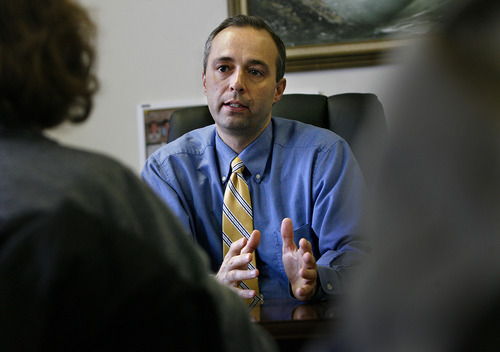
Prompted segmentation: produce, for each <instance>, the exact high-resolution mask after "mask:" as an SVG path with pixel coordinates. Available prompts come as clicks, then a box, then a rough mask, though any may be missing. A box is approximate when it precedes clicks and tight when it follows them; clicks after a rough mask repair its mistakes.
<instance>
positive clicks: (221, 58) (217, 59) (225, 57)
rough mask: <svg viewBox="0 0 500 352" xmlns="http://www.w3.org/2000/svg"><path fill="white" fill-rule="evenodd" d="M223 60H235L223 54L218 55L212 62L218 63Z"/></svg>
mask: <svg viewBox="0 0 500 352" xmlns="http://www.w3.org/2000/svg"><path fill="white" fill-rule="evenodd" d="M221 61H234V60H233V59H232V58H231V57H229V56H221V57H216V58H214V59H213V60H212V63H214V64H216V63H218V62H221Z"/></svg>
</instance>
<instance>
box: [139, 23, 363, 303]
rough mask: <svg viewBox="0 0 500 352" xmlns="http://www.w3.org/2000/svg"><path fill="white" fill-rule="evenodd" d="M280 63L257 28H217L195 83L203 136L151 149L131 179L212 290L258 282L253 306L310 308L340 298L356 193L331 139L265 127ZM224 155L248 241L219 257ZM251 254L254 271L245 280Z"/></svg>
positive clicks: (272, 121) (340, 147)
mask: <svg viewBox="0 0 500 352" xmlns="http://www.w3.org/2000/svg"><path fill="white" fill-rule="evenodd" d="M285 64H286V50H285V45H284V44H283V42H282V41H281V39H280V38H279V37H278V36H277V35H276V34H275V33H274V32H273V31H272V30H271V29H270V28H269V26H268V25H267V24H266V23H265V22H264V21H262V20H261V19H259V18H255V17H249V16H243V15H238V16H234V17H231V18H228V19H226V20H225V21H224V22H222V23H221V25H220V26H219V27H218V28H216V29H215V30H214V31H213V32H212V34H211V35H210V37H209V38H208V40H207V44H206V47H205V57H204V70H203V76H202V78H203V88H204V92H205V95H206V96H207V101H208V106H209V109H210V112H211V114H212V117H213V118H214V120H215V125H211V126H208V127H205V128H201V129H198V130H195V131H192V132H189V133H187V134H185V135H184V136H182V137H181V138H178V139H177V140H175V141H173V142H172V143H169V144H167V145H166V146H164V147H163V148H161V149H160V150H158V151H157V152H156V153H154V154H153V155H152V156H151V157H150V158H149V159H148V161H147V163H146V165H145V168H144V170H143V173H142V177H143V179H144V180H145V181H146V182H147V183H148V184H149V185H150V186H151V188H152V189H153V190H154V191H155V192H156V193H157V194H158V195H159V196H160V197H161V198H162V199H163V200H164V201H165V202H166V203H167V204H168V205H169V206H170V207H171V208H172V210H173V211H174V213H175V214H176V215H177V217H178V218H179V220H180V221H181V223H182V224H183V225H184V226H185V227H186V229H187V230H188V231H189V232H190V233H191V235H192V236H193V238H194V239H195V240H196V242H198V243H199V244H200V245H201V246H202V247H203V248H204V249H205V250H206V251H207V253H208V255H209V256H210V260H211V267H212V269H213V270H214V272H217V274H216V277H217V279H218V280H219V281H220V282H222V283H225V284H227V285H229V286H232V287H235V288H236V287H238V285H239V283H240V282H241V281H242V280H248V279H251V278H255V277H258V279H259V289H260V293H261V294H263V296H264V298H265V299H282V298H288V297H290V295H291V296H292V297H295V298H296V299H298V300H300V301H310V300H313V299H318V298H323V297H328V296H330V295H333V294H335V293H339V292H342V279H343V276H345V274H346V272H347V271H348V269H349V267H350V266H351V264H353V263H354V262H355V261H356V260H357V259H358V257H359V256H360V255H361V254H362V246H363V243H362V242H361V241H359V239H358V235H359V227H360V218H361V196H362V188H363V184H364V182H363V178H362V175H361V171H360V169H359V167H358V164H357V162H356V160H355V158H354V157H353V155H352V153H351V150H350V149H349V147H348V145H347V143H346V142H345V141H344V140H343V139H341V138H340V137H339V136H337V135H336V134H334V133H333V132H331V131H328V130H326V129H320V128H316V127H313V126H310V125H306V124H302V123H299V122H296V121H292V120H287V119H283V118H279V117H271V108H272V105H273V104H274V103H275V102H277V101H278V100H280V98H281V97H282V95H283V92H284V90H285V86H286V80H285V78H283V76H284V72H285ZM236 156H239V157H240V159H241V160H242V161H243V163H244V165H245V171H244V177H245V179H246V182H247V183H248V185H249V189H250V194H251V202H252V207H253V221H254V228H255V229H256V230H255V231H254V232H253V233H252V235H251V237H250V238H249V240H246V239H245V238H242V239H241V240H239V241H235V242H234V243H233V244H232V245H231V248H230V250H229V252H228V254H227V255H226V256H225V257H223V248H222V208H223V196H224V190H225V187H226V184H227V181H228V179H229V176H230V174H231V161H232V160H233V159H234V158H235V157H236ZM254 255H255V256H256V259H257V269H258V270H247V264H248V263H249V262H250V260H251V258H252V256H254ZM238 293H239V294H240V296H241V297H243V298H251V297H253V295H254V294H255V292H254V291H253V290H239V289H238Z"/></svg>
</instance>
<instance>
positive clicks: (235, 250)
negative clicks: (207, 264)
mask: <svg viewBox="0 0 500 352" xmlns="http://www.w3.org/2000/svg"><path fill="white" fill-rule="evenodd" d="M259 243H260V231H258V230H254V231H253V232H252V234H251V235H250V239H249V240H248V241H247V239H246V238H244V237H243V238H241V239H239V240H238V241H235V242H233V244H231V247H230V248H229V251H228V252H227V254H226V256H225V257H224V261H223V262H222V265H221V267H220V268H219V272H218V273H217V275H216V278H217V280H218V281H219V282H220V283H222V284H224V285H228V286H230V287H233V288H234V289H235V291H236V292H237V293H238V295H239V296H240V297H242V298H252V297H253V296H255V291H254V290H242V289H240V288H238V286H239V285H240V283H241V281H245V280H249V279H254V278H256V277H257V276H258V275H259V271H258V270H257V269H255V270H248V263H250V262H251V261H252V256H253V255H254V253H253V252H254V251H255V250H256V249H257V247H258V246H259Z"/></svg>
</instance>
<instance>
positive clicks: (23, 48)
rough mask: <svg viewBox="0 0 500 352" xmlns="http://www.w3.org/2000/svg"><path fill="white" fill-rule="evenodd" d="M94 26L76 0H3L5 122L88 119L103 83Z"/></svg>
mask: <svg viewBox="0 0 500 352" xmlns="http://www.w3.org/2000/svg"><path fill="white" fill-rule="evenodd" d="M95 32H96V31H95V26H94V24H93V22H92V20H91V19H90V18H89V16H88V13H87V12H86V10H84V9H83V8H82V7H81V6H79V5H78V4H77V3H76V2H75V1H73V0H43V1H39V0H0V126H3V127H16V128H17V127H23V128H33V129H44V128H48V127H52V126H56V125H58V124H59V123H61V122H62V121H64V120H69V121H72V122H80V121H84V120H85V119H86V118H87V117H88V115H89V113H90V110H91V107H92V98H93V95H94V93H95V92H96V91H97V87H98V82H97V78H96V76H95V73H94V71H93V64H94V59H95V49H94V39H95V34H96V33H95Z"/></svg>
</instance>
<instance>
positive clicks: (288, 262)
mask: <svg viewBox="0 0 500 352" xmlns="http://www.w3.org/2000/svg"><path fill="white" fill-rule="evenodd" d="M281 237H282V238H283V265H284V266H285V272H286V275H287V276H288V280H289V281H290V284H291V285H292V292H293V294H294V295H295V298H297V299H298V300H299V301H308V300H310V299H311V298H312V297H313V296H314V294H315V293H316V286H317V279H318V267H317V265H316V259H314V255H313V253H312V246H311V243H310V242H309V241H307V240H306V239H305V238H302V239H301V240H300V241H299V248H297V246H296V245H295V242H294V241H293V225H292V220H291V219H289V218H285V219H283V221H282V223H281Z"/></svg>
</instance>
